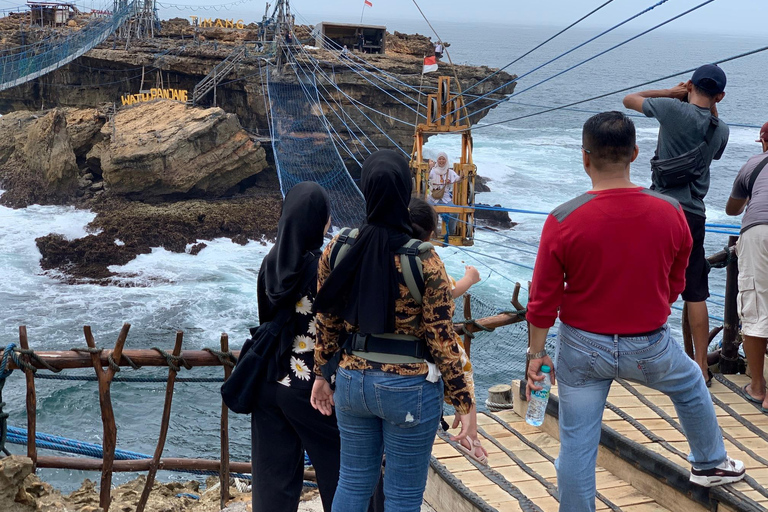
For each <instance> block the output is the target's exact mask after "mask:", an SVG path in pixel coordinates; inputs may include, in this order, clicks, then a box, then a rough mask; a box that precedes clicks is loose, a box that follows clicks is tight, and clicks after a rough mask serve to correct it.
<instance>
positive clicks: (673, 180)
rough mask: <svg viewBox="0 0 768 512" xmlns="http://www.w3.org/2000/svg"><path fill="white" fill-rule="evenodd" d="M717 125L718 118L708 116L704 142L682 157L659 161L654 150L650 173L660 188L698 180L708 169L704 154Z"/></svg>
mask: <svg viewBox="0 0 768 512" xmlns="http://www.w3.org/2000/svg"><path fill="white" fill-rule="evenodd" d="M719 124H720V120H719V119H718V118H716V117H715V116H710V118H709V127H708V128H707V134H706V136H705V137H704V142H702V143H701V144H699V145H698V146H696V147H695V148H694V149H692V150H691V151H688V152H686V153H683V154H682V155H679V156H675V157H672V158H665V159H664V160H661V159H660V158H659V150H658V148H656V153H655V154H654V155H653V158H651V171H652V172H653V176H654V178H655V182H656V183H657V184H658V185H659V186H660V187H661V188H666V189H669V188H676V187H681V186H683V185H687V184H688V183H691V182H693V181H696V180H697V179H699V178H700V177H701V176H702V175H703V174H704V172H705V171H706V170H707V168H708V167H709V164H707V159H706V157H705V156H704V152H705V151H706V150H707V148H708V147H709V145H710V143H711V142H712V137H713V136H714V135H715V130H716V129H717V127H718V125H719Z"/></svg>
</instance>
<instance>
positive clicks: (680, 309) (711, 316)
mask: <svg viewBox="0 0 768 512" xmlns="http://www.w3.org/2000/svg"><path fill="white" fill-rule="evenodd" d="M669 307H671V308H672V309H676V310H678V311H682V310H683V308H681V307H680V306H675V305H674V304H672V305H671V306H669ZM708 316H709V318H711V319H712V320H717V321H718V322H723V323H724V322H725V320H723V319H722V318H721V317H719V316H714V315H708Z"/></svg>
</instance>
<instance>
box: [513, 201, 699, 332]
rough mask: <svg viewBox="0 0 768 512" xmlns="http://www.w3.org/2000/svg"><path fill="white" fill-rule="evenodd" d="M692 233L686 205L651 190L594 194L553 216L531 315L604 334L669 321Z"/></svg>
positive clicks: (544, 237) (536, 320) (539, 322)
mask: <svg viewBox="0 0 768 512" xmlns="http://www.w3.org/2000/svg"><path fill="white" fill-rule="evenodd" d="M691 244H692V242H691V234H690V230H689V228H688V223H687V222H686V220H685V215H684V214H683V210H682V209H681V208H680V205H679V204H678V202H677V201H676V200H675V199H673V198H671V197H668V196H664V195H661V194H658V193H656V192H653V191H650V190H647V189H644V188H640V187H638V188H629V189H627V188H625V189H611V190H604V191H599V192H588V193H586V194H583V195H581V196H579V197H577V198H575V199H572V200H571V201H568V202H567V203H564V204H562V205H560V206H559V207H557V208H556V209H555V210H553V211H552V213H551V214H550V215H549V217H547V221H546V222H545V224H544V229H543V231H542V233H541V244H540V246H539V253H538V255H537V257H536V266H535V270H534V272H533V283H532V288H531V298H530V300H529V302H528V315H527V318H528V320H529V321H530V322H531V323H532V324H533V325H535V326H536V327H540V328H549V327H552V325H553V324H554V323H555V319H556V318H557V315H558V310H559V313H560V320H561V321H562V322H565V323H567V324H568V325H570V326H572V327H576V328H577V329H582V330H585V331H589V332H594V333H599V334H635V333H642V332H647V331H652V330H654V329H657V328H658V327H661V326H662V325H664V323H665V322H666V321H667V317H669V314H670V309H669V305H670V304H671V303H672V302H674V301H675V300H677V296H678V295H679V294H680V293H681V292H682V291H683V288H684V287H685V267H686V266H687V264H688V256H689V254H690V252H691Z"/></svg>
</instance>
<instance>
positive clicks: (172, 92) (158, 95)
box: [120, 89, 187, 105]
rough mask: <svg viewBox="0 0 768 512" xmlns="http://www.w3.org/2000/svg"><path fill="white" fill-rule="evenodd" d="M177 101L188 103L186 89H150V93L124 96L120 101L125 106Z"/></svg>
mask: <svg viewBox="0 0 768 512" xmlns="http://www.w3.org/2000/svg"><path fill="white" fill-rule="evenodd" d="M161 99H165V100H175V101H183V102H186V101H187V90H186V89H150V90H149V92H148V93H147V92H140V93H139V94H123V95H122V96H121V97H120V101H122V102H123V105H133V104H134V103H141V102H142V101H153V100H161Z"/></svg>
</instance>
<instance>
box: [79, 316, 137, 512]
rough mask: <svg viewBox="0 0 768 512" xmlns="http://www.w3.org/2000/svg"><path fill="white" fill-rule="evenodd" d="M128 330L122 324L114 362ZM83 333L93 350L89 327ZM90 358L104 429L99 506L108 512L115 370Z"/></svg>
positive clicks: (114, 442) (114, 444)
mask: <svg viewBox="0 0 768 512" xmlns="http://www.w3.org/2000/svg"><path fill="white" fill-rule="evenodd" d="M130 328H131V326H130V324H124V325H123V328H122V329H121V330H120V335H119V336H118V337H117V342H116V343H115V349H114V350H113V351H112V354H113V357H114V359H115V361H119V360H120V358H121V357H122V353H123V346H124V345H125V339H126V338H127V337H128V331H129V329H130ZM83 332H84V333H85V342H86V343H87V344H88V347H90V348H92V349H95V348H96V341H95V340H94V339H93V334H92V333H91V327H90V326H89V325H86V326H85V327H83ZM90 356H91V361H92V363H93V369H94V370H95V371H96V378H97V379H98V380H99V406H100V407H101V422H102V425H103V428H104V438H103V441H102V443H103V447H102V450H103V454H102V458H103V464H102V467H101V485H100V490H99V506H100V507H101V508H102V509H103V510H104V512H109V505H110V502H111V501H112V496H111V491H112V466H113V464H114V461H115V448H116V447H117V425H116V423H115V411H114V410H113V409H112V396H111V394H110V389H109V388H110V384H111V383H112V378H113V377H114V376H115V370H114V369H113V368H108V369H107V370H104V368H103V367H102V366H101V358H100V357H99V354H96V353H92V354H90Z"/></svg>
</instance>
